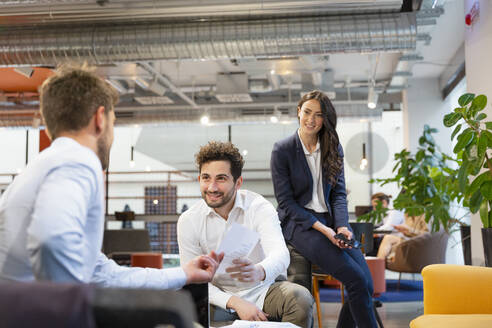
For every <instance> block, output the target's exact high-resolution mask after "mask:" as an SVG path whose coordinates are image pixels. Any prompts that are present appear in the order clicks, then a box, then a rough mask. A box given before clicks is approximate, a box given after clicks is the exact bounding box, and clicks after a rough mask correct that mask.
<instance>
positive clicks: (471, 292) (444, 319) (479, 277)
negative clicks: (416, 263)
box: [410, 264, 492, 328]
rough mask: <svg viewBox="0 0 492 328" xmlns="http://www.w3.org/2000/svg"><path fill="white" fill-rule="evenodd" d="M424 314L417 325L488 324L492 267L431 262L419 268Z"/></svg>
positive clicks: (415, 327) (490, 323) (414, 325)
mask: <svg viewBox="0 0 492 328" xmlns="http://www.w3.org/2000/svg"><path fill="white" fill-rule="evenodd" d="M422 277H423V279H424V315H422V316H420V317H418V318H416V319H415V320H413V321H412V322H411V323H410V327H411V328H421V327H474V328H477V327H492V268H484V267H475V266H465V265H450V264H433V265H429V266H426V267H425V268H424V269H423V270H422Z"/></svg>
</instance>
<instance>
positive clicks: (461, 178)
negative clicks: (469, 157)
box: [458, 162, 470, 193]
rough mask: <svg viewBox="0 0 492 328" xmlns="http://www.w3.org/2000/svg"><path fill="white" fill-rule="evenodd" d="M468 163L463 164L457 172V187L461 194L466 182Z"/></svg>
mask: <svg viewBox="0 0 492 328" xmlns="http://www.w3.org/2000/svg"><path fill="white" fill-rule="evenodd" d="M469 165H470V164H469V162H465V163H463V165H461V167H460V169H459V171H458V186H459V188H460V191H461V192H463V193H464V192H465V189H466V184H467V182H468V174H467V173H468V166H469Z"/></svg>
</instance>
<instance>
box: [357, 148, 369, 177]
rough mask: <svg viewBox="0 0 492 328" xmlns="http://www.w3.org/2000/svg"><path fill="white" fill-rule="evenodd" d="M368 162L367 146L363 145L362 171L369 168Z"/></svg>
mask: <svg viewBox="0 0 492 328" xmlns="http://www.w3.org/2000/svg"><path fill="white" fill-rule="evenodd" d="M367 164H368V161H367V157H366V144H365V143H362V158H361V160H360V166H359V168H360V170H361V171H364V169H365V168H366V167H367Z"/></svg>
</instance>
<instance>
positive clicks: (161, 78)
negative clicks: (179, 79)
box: [138, 62, 198, 108]
mask: <svg viewBox="0 0 492 328" xmlns="http://www.w3.org/2000/svg"><path fill="white" fill-rule="evenodd" d="M138 65H139V66H141V67H142V68H143V69H144V70H145V71H147V72H148V73H150V74H152V75H153V76H154V77H155V78H156V79H157V80H158V81H160V82H161V83H163V84H164V85H166V86H167V87H168V88H169V89H171V91H172V92H174V93H175V94H177V95H178V96H179V97H181V99H183V100H184V101H186V102H187V103H188V104H190V105H191V107H193V108H198V105H197V104H196V103H195V102H194V101H193V100H192V99H191V98H190V97H188V96H187V95H186V94H185V93H184V92H183V91H181V90H180V89H179V88H178V87H177V86H175V85H174V83H172V82H171V81H170V80H169V79H168V78H167V77H165V76H164V75H162V74H161V73H159V72H158V71H157V70H156V69H155V68H154V67H152V65H150V64H149V63H146V62H138Z"/></svg>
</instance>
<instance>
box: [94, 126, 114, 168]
mask: <svg viewBox="0 0 492 328" xmlns="http://www.w3.org/2000/svg"><path fill="white" fill-rule="evenodd" d="M110 150H111V145H110V144H109V136H108V134H104V135H102V136H101V137H100V138H99V139H98V140H97V157H99V160H100V161H101V165H102V168H103V170H106V169H107V168H108V167H109V151H110Z"/></svg>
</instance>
